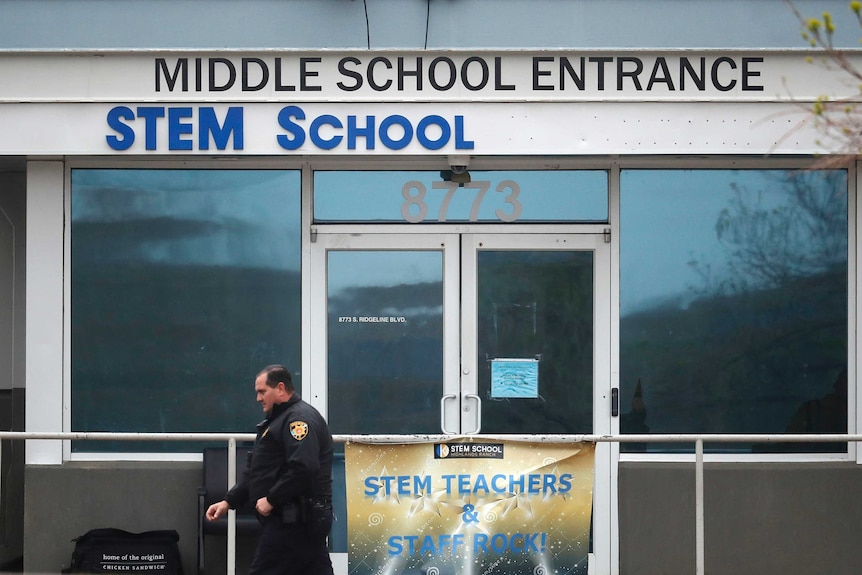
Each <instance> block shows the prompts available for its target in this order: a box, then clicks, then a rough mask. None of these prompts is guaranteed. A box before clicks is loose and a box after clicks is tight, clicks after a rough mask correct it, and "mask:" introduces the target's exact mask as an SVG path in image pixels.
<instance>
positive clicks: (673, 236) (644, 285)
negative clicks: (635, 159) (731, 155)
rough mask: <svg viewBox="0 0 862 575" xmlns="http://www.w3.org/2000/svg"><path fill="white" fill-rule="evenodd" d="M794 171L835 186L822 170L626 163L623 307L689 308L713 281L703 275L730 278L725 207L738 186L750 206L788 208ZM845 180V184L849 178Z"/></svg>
mask: <svg viewBox="0 0 862 575" xmlns="http://www.w3.org/2000/svg"><path fill="white" fill-rule="evenodd" d="M796 177H804V178H806V179H805V182H806V185H807V186H808V187H812V186H813V187H814V189H815V190H817V191H819V192H822V193H820V195H821V196H823V197H828V196H829V195H830V194H831V192H832V189H833V188H832V186H833V184H832V183H830V182H828V181H827V180H826V177H825V175H823V174H822V173H821V174H817V173H812V172H808V173H804V174H803V173H802V172H794V171H784V170H623V171H622V172H621V176H620V236H621V243H620V315H621V316H625V315H626V314H628V313H632V312H636V311H640V310H643V309H647V308H651V307H656V306H661V305H672V306H675V307H678V308H686V307H687V305H688V304H689V303H690V302H691V301H692V299H693V298H694V297H695V292H696V291H697V290H698V289H702V288H704V287H707V286H706V285H705V282H713V283H714V282H718V281H721V280H722V279H724V278H726V276H727V274H728V266H729V265H731V264H732V260H731V248H729V247H728V246H727V245H724V244H722V243H721V242H720V241H719V237H718V231H717V224H718V222H719V218H720V216H721V213H722V210H725V209H728V210H731V211H732V210H734V208H733V205H734V204H733V202H734V199H735V198H736V197H737V190H738V191H739V192H740V193H741V195H742V197H743V201H744V202H745V204H746V205H747V206H748V207H750V208H751V209H757V210H761V211H763V212H764V213H770V212H772V213H774V212H775V211H777V210H781V209H786V208H788V207H790V206H792V205H793V203H794V189H795V186H794V185H793V182H794V178H796ZM840 185H842V186H843V187H842V188H841V189H842V190H846V183H845V181H842V182H841V183H840ZM843 199H844V206H843V207H844V212H843V214H838V216H839V219H843V221H844V223H845V225H846V213H847V212H846V210H847V206H846V194H844V196H843ZM844 237H846V233H844ZM845 246H846V244H845ZM843 256H844V257H845V258H846V251H845V252H844V254H843ZM706 272H708V277H706V276H705V275H704V273H706Z"/></svg>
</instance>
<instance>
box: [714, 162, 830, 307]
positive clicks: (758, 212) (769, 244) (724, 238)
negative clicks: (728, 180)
mask: <svg viewBox="0 0 862 575" xmlns="http://www.w3.org/2000/svg"><path fill="white" fill-rule="evenodd" d="M845 179H846V175H845V172H843V171H832V172H825V173H824V172H795V173H790V174H788V175H787V177H786V179H785V180H784V181H785V188H786V189H787V199H788V201H787V202H786V203H784V204H782V205H775V206H765V205H763V204H761V203H760V200H761V198H762V194H761V193H756V192H752V191H750V190H748V189H746V188H745V187H744V186H739V185H737V184H731V188H732V189H733V191H734V197H733V199H732V200H731V202H730V206H728V207H727V208H725V209H724V210H722V211H721V213H720V214H719V217H718V221H717V222H716V224H715V231H716V236H717V237H718V240H719V241H720V242H721V243H722V244H723V245H725V246H726V247H727V248H728V249H729V250H730V252H731V255H732V257H731V260H730V264H729V267H730V271H731V273H730V276H731V277H732V278H733V279H732V280H725V282H724V287H726V288H730V289H731V291H732V292H733V291H738V290H743V291H744V290H745V289H748V288H772V287H777V286H780V285H783V284H785V283H787V282H788V281H789V280H791V279H793V278H799V277H804V276H812V275H816V274H819V273H827V272H829V271H833V270H835V269H840V268H843V266H844V265H845V264H846V261H847V234H846V233H845V230H846V227H847V194H846V192H845V189H846V187H845V185H844V180H845ZM734 282H743V285H735V283H734ZM748 282H751V284H752V285H750V286H749V285H745V283H748ZM734 288H736V289H734Z"/></svg>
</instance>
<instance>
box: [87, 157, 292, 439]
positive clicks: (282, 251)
mask: <svg viewBox="0 0 862 575" xmlns="http://www.w3.org/2000/svg"><path fill="white" fill-rule="evenodd" d="M71 201H72V206H71V208H72V232H71V238H72V245H71V258H72V293H71V298H72V310H71V317H72V321H71V336H72V337H71V339H72V341H71V346H72V361H71V364H72V402H71V403H72V429H73V430H75V431H138V432H144V431H148V432H177V431H252V430H253V426H254V423H255V422H257V421H258V420H259V419H261V417H262V415H261V411H260V407H259V406H258V405H257V403H256V402H255V395H254V375H255V373H256V371H257V370H259V369H260V368H262V367H264V366H265V365H267V364H270V363H284V364H286V365H287V366H288V367H289V368H290V369H292V370H295V372H296V373H297V374H298V371H299V366H300V361H301V337H300V311H301V300H300V277H299V276H300V237H301V236H300V177H299V172H296V171H242V170H95V169H77V170H73V172H72V198H71ZM300 383H301V382H300V381H299V378H298V377H297V385H300ZM75 449H80V450H87V451H91V450H93V449H104V450H117V451H126V450H129V449H136V450H139V449H142V450H148V449H159V450H177V449H184V446H180V445H177V444H170V443H169V444H166V445H161V446H156V445H146V446H143V445H141V444H135V445H132V446H131V447H130V444H128V443H124V444H115V445H108V444H99V445H98V446H97V445H96V444H94V443H92V442H90V443H86V444H83V445H76V446H75Z"/></svg>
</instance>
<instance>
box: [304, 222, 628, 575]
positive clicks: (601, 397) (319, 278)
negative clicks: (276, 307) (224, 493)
mask: <svg viewBox="0 0 862 575" xmlns="http://www.w3.org/2000/svg"><path fill="white" fill-rule="evenodd" d="M607 239H608V238H607V236H606V235H604V234H601V233H586V234H572V233H544V234H542V233H504V234H501V233H483V232H470V233H457V230H455V231H452V232H448V231H446V230H440V233H417V234H406V233H391V232H390V233H374V232H371V233H317V234H316V235H315V237H314V239H313V240H312V242H311V250H310V251H311V258H310V272H311V273H310V274H309V276H310V287H309V290H310V294H309V296H310V298H309V299H310V303H311V307H310V316H309V332H310V337H309V348H310V350H311V354H310V355H311V361H310V368H311V369H310V372H309V373H308V376H309V377H307V378H305V381H306V382H307V384H308V386H309V389H311V390H313V393H314V399H315V403H316V404H317V405H318V406H320V407H321V408H322V409H321V411H322V412H323V413H324V414H326V406H327V405H328V390H327V385H326V382H327V380H328V374H327V360H326V349H327V325H328V321H327V294H328V290H327V287H326V286H327V283H326V282H327V255H326V254H327V252H329V251H331V250H378V249H379V250H436V251H441V250H442V252H443V285H444V288H443V289H444V303H443V325H444V328H443V330H444V333H443V337H444V345H443V354H444V359H443V361H444V363H443V365H444V368H443V389H442V396H441V401H440V413H441V422H440V423H441V431H442V432H444V433H450V432H453V431H454V430H451V429H448V430H447V429H445V427H446V426H447V422H451V421H458V423H459V426H460V425H461V424H462V423H463V421H464V419H463V418H462V414H464V415H465V416H466V418H469V417H472V416H473V414H474V413H475V403H476V400H475V397H476V393H477V391H478V382H477V381H476V378H475V375H474V374H475V373H476V368H477V365H476V362H477V356H476V354H477V339H476V338H477V326H476V313H477V312H476V310H477V304H478V302H477V292H476V288H477V280H478V277H477V275H478V274H477V261H478V256H477V254H478V251H480V249H482V248H485V249H489V248H490V249H516V250H525V249H560V250H590V251H593V253H594V254H595V257H594V260H593V261H594V274H593V282H594V284H593V290H594V291H593V294H594V300H593V301H594V310H593V330H594V342H595V343H594V352H593V353H594V358H593V372H594V381H593V432H592V433H593V434H597V435H602V434H611V433H614V432H615V431H616V429H615V428H616V427H617V423H616V421H615V419H614V418H612V417H611V387H612V377H611V375H612V374H611V354H612V342H611V320H612V317H611V297H610V293H611V279H612V278H611V244H610V243H609V242H608V241H607ZM454 399H457V401H453V400H454ZM459 429H460V428H459ZM614 447H615V446H614V445H612V444H610V443H606V442H600V443H598V444H597V445H596V452H595V472H594V473H595V482H594V487H593V553H592V555H591V557H590V563H591V565H590V573H591V575H604V574H610V573H613V572H614V570H615V566H616V565H617V563H618V561H617V560H616V556H617V553H618V549H619V544H618V541H617V534H618V521H617V518H616V510H617V495H616V494H617V488H616V480H617V472H616V462H617V461H618V458H619V450H618V449H614Z"/></svg>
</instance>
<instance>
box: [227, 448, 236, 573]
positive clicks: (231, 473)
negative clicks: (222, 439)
mask: <svg viewBox="0 0 862 575" xmlns="http://www.w3.org/2000/svg"><path fill="white" fill-rule="evenodd" d="M234 485H236V438H235V437H231V438H230V439H228V441H227V488H228V489H230V488H231V487H233V486H234ZM227 575H236V510H234V509H231V510H230V511H228V512H227Z"/></svg>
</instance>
